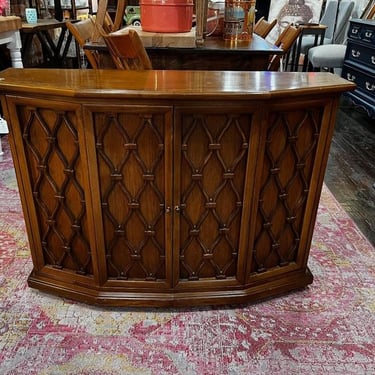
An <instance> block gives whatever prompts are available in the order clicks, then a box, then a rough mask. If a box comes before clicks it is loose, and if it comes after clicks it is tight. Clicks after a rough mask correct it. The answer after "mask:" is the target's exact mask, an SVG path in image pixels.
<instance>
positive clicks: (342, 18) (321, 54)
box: [308, 0, 355, 71]
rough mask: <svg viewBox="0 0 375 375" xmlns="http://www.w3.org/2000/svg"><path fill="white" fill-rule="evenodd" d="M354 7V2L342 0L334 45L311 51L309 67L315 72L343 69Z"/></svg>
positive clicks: (311, 49) (321, 46)
mask: <svg viewBox="0 0 375 375" xmlns="http://www.w3.org/2000/svg"><path fill="white" fill-rule="evenodd" d="M354 5H355V1H354V0H342V1H341V2H340V4H339V10H338V15H337V22H336V28H335V32H334V35H333V43H330V44H323V45H320V46H316V47H312V48H310V49H309V51H308V59H309V65H310V67H312V68H313V70H321V69H327V70H330V71H333V70H334V69H336V68H340V69H341V68H342V66H343V63H344V58H345V52H346V35H347V31H348V26H349V19H350V17H351V14H352V12H353V9H354Z"/></svg>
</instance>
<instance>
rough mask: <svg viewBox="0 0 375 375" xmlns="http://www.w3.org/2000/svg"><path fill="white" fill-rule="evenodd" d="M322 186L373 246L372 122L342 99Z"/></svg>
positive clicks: (374, 146) (374, 159)
mask: <svg viewBox="0 0 375 375" xmlns="http://www.w3.org/2000/svg"><path fill="white" fill-rule="evenodd" d="M325 183H326V185H327V186H328V188H329V189H330V191H331V192H332V193H333V194H334V196H335V197H336V199H337V200H338V202H339V203H340V204H341V205H342V207H343V208H344V209H345V210H346V212H347V213H348V214H349V215H350V217H351V218H352V219H353V220H354V221H355V223H356V224H357V226H358V227H359V228H360V230H361V231H362V233H364V235H365V236H366V237H367V238H368V239H369V241H370V242H371V243H372V244H373V245H374V247H375V120H374V119H370V118H369V117H368V116H367V115H366V114H365V113H364V111H363V110H361V109H358V108H356V107H354V106H353V105H352V104H351V102H350V101H349V100H348V99H347V98H346V97H343V98H342V100H341V103H340V110H339V113H338V115H337V121H336V128H335V133H334V136H333V141H332V145H331V150H330V156H329V160H328V165H327V170H326V175H325Z"/></svg>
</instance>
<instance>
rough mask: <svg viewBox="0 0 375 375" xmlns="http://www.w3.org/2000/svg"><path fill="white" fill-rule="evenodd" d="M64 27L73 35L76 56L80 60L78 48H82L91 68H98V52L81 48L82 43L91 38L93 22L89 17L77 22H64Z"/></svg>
mask: <svg viewBox="0 0 375 375" xmlns="http://www.w3.org/2000/svg"><path fill="white" fill-rule="evenodd" d="M66 27H67V28H68V30H69V31H70V33H71V34H72V35H73V37H74V39H75V40H76V42H77V44H78V46H77V58H78V59H79V60H80V49H82V50H83V52H84V54H85V56H86V59H87V61H88V62H89V64H90V66H91V67H92V68H93V69H98V68H99V66H100V58H99V53H98V52H97V51H91V50H87V49H83V45H84V44H85V43H86V42H87V41H89V40H91V38H92V35H93V33H94V29H95V27H94V24H93V23H92V22H91V20H90V19H87V20H82V21H78V22H70V21H67V22H66ZM78 65H79V67H81V64H80V61H79V63H78Z"/></svg>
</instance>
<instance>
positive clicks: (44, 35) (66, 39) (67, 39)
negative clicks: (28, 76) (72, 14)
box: [20, 19, 72, 67]
mask: <svg viewBox="0 0 375 375" xmlns="http://www.w3.org/2000/svg"><path fill="white" fill-rule="evenodd" d="M55 30H59V33H58V36H57V37H56V38H54V37H53V36H52V35H51V31H55ZM20 32H21V40H22V56H27V55H28V54H30V53H33V50H32V40H33V38H37V39H38V40H39V42H40V45H41V48H42V55H43V66H46V67H63V66H64V62H65V61H64V60H65V59H66V56H67V53H68V49H69V46H70V43H71V41H72V35H71V34H70V33H69V32H68V30H67V27H66V21H58V20H56V19H38V22H37V23H27V22H23V23H22V27H21V29H20ZM25 65H26V66H27V63H26V64H25Z"/></svg>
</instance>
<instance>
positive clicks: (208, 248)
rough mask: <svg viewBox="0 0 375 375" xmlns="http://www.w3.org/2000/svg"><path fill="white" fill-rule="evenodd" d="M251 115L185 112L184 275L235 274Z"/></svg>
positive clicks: (190, 277)
mask: <svg viewBox="0 0 375 375" xmlns="http://www.w3.org/2000/svg"><path fill="white" fill-rule="evenodd" d="M250 120H251V119H250V116H248V115H226V114H221V115H220V114H219V115H213V114H205V115H200V116H194V115H184V120H183V130H182V140H181V153H182V165H181V171H182V172H181V200H180V202H181V203H180V209H181V225H180V239H181V245H180V278H182V279H187V280H199V279H202V278H216V279H225V278H228V277H234V276H235V274H236V267H237V258H238V246H239V233H240V219H241V212H242V206H243V188H244V183H245V170H246V168H245V164H246V157H247V154H248V139H249V131H250Z"/></svg>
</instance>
